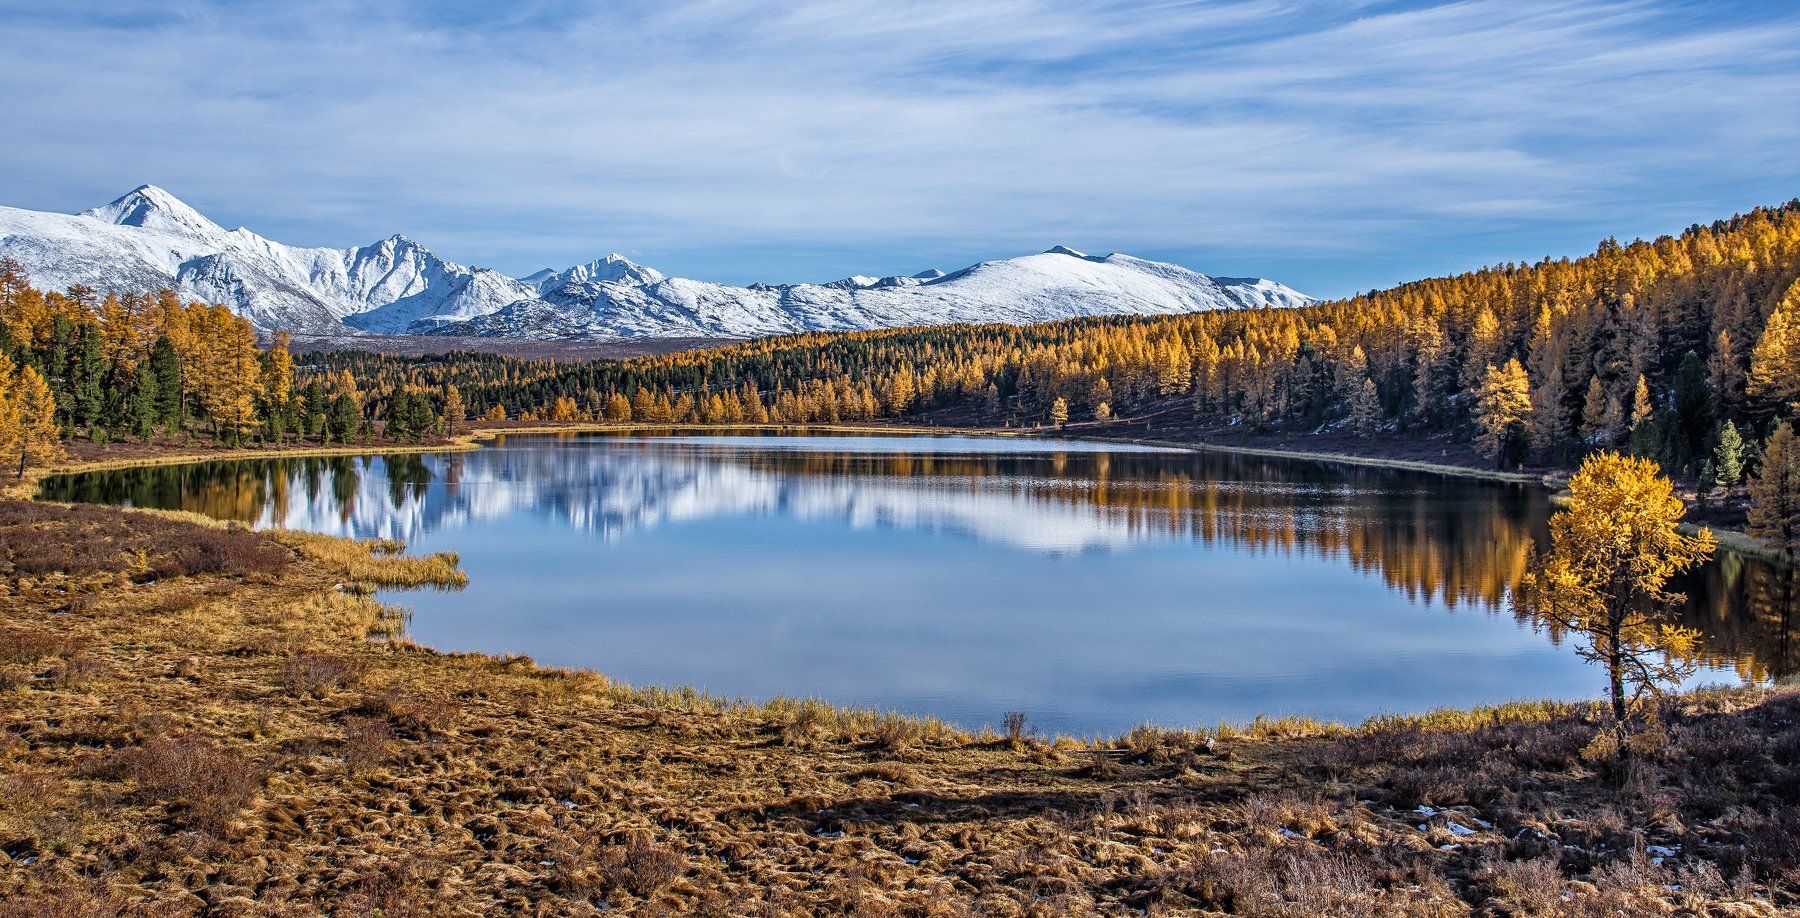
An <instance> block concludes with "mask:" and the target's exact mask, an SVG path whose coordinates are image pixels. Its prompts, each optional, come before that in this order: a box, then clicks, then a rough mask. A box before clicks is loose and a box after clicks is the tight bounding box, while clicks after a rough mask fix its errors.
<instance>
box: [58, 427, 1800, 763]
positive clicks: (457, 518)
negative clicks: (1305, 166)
mask: <svg viewBox="0 0 1800 918" xmlns="http://www.w3.org/2000/svg"><path fill="white" fill-rule="evenodd" d="M44 496H45V497H48V498H51V499H57V500H79V501H90V502H105V503H127V504H133V505H137V506H146V507H162V508H180V509H186V510H195V511H199V512H202V513H207V514H210V515H212V516H215V517H220V518H224V519H231V520H239V521H243V522H246V523H250V524H253V525H256V526H259V527H267V526H283V527H293V528H300V529H308V530H313V531H317V532H327V533H336V534H341V535H350V536H357V537H372V536H380V537H392V538H400V539H404V540H405V541H406V542H407V544H408V547H409V548H410V549H411V550H412V551H414V552H419V553H428V552H435V551H455V552H458V553H460V554H461V556H462V560H463V568H464V569H465V570H466V571H468V573H469V578H470V582H469V586H468V588H467V589H465V590H462V591H459V592H433V591H420V592H406V593H393V594H384V595H383V598H384V599H388V600H389V601H393V602H399V603H403V604H405V605H408V606H410V607H412V608H413V610H414V615H413V617H412V623H411V630H410V635H409V636H410V637H411V638H412V639H413V640H416V641H418V642H419V643H422V644H426V645H429V646H432V647H436V648H438V649H441V650H446V651H483V652H488V653H518V654H525V655H528V656H530V657H532V658H533V659H535V660H537V661H539V662H540V663H544V664H549V665H556V666H570V667H583V668H588V669H593V670H596V671H599V672H603V673H606V674H607V675H609V676H612V677H614V678H617V679H620V680H623V681H627V682H631V683H634V684H660V685H665V686H680V685H692V686H695V687H698V688H702V689H705V690H708V691H711V692H714V693H717V694H722V695H727V696H733V697H745V698H751V699H767V698H770V697H774V696H778V695H799V696H817V697H822V698H825V699H828V700H830V701H833V702H838V703H843V704H853V705H860V706H866V707H875V708H882V709H892V710H898V711H902V712H906V713H912V714H929V715H934V716H937V717H941V718H944V719H946V720H949V721H952V722H954V723H957V724H960V725H963V726H968V727H978V726H981V725H986V724H998V723H999V722H1000V720H1001V718H1002V717H1003V715H1004V714H1005V713H1006V712H1008V711H1022V712H1025V713H1026V714H1027V715H1028V716H1029V718H1030V721H1029V723H1030V725H1031V726H1033V727H1035V728H1038V729H1041V730H1044V731H1045V732H1049V733H1069V734H1076V735H1091V734H1095V733H1101V734H1114V733H1119V732H1123V731H1125V730H1129V729H1130V728H1131V727H1132V726H1134V725H1136V724H1139V723H1146V722H1148V723H1155V724H1159V725H1164V726H1193V725H1211V724H1215V723H1217V722H1219V721H1221V720H1247V719H1249V718H1251V717H1253V716H1255V715H1258V714H1267V715H1273V716H1280V715H1287V714H1299V715H1307V716H1311V717H1317V718H1321V719H1331V720H1341V721H1346V722H1354V721H1359V720H1361V719H1363V718H1366V717H1369V716H1372V715H1375V714H1381V713H1393V712H1400V713H1406V712H1421V711H1426V710H1429V709H1432V708H1438V707H1469V706H1476V705H1484V704H1493V703H1497V702H1503V701H1507V700H1513V699H1524V698H1544V697H1552V698H1569V699H1573V698H1592V697H1598V696H1599V695H1600V694H1601V693H1602V692H1603V690H1604V683H1603V680H1602V677H1601V673H1600V672H1599V671H1598V670H1597V669H1595V668H1593V667H1591V666H1588V665H1585V664H1583V663H1582V662H1581V661H1580V660H1579V659H1578V658H1577V657H1576V655H1575V654H1574V652H1573V651H1572V649H1571V648H1570V647H1569V646H1568V641H1567V640H1566V639H1560V636H1558V635H1553V634H1551V633H1549V632H1548V631H1547V630H1546V628H1545V627H1544V626H1543V625H1542V624H1540V623H1538V622H1534V621H1533V620H1531V619H1529V618H1523V617H1520V616H1518V615H1516V614H1515V613H1514V612H1513V611H1512V609H1511V608H1510V606H1509V603H1508V597H1509V593H1510V590H1511V589H1512V587H1513V586H1514V584H1516V583H1517V582H1518V579H1519V577H1520V575H1521V574H1522V573H1524V571H1525V570H1526V569H1527V566H1528V564H1529V562H1530V557H1531V551H1532V548H1533V544H1534V542H1535V541H1542V540H1544V539H1545V538H1546V537H1547V527H1546V525H1545V524H1546V520H1547V519H1548V517H1549V514H1550V513H1551V512H1552V508H1551V507H1550V506H1549V503H1548V500H1547V495H1546V493H1545V492H1544V491H1543V489H1541V488H1536V487H1529V486H1525V485H1514V484H1505V483H1497V482H1487V481H1479V480H1471V479H1465V478H1456V477H1448V476H1439V475H1431V474H1424V473H1416V472H1406V471H1398V470H1390V469H1381V468H1374V467H1366V466H1353V465H1339V464H1333V463H1324V462H1311V461H1301V460H1284V459H1270V458H1259V457H1249V456H1240V455H1234V454H1229V453H1213V452H1204V453H1196V452H1185V451H1170V450H1159V449H1152V448H1143V447H1130V446H1115V445H1110V444H1096V443H1083V442H1078V441H1061V440H1051V439H1006V438H991V437H966V436H943V437H912V436H875V435H871V436H842V435H832V436H761V435H745V436H674V435H668V436H652V435H642V434H639V435H632V436H623V435H611V434H560V435H526V436H508V437H505V438H502V439H500V440H497V441H495V442H494V443H492V444H491V445H489V446H487V447H484V448H483V449H480V450H477V451H474V452H464V453H436V454H419V455H393V456H371V457H359V458H296V459H269V460H247V461H231V462H212V463H204V464H196V465H185V466H166V467H159V468H144V469H127V470H121V471H111V472H100V473H91V474H87V475H81V476H69V477H63V478H56V479H51V480H49V481H47V482H46V483H45V486H44ZM1777 576H1778V572H1777V571H1775V570H1774V569H1773V568H1772V567H1771V566H1769V565H1767V564H1763V563H1761V562H1757V561H1754V560H1751V559H1746V558H1744V557H1741V556H1738V555H1733V554H1729V553H1726V554H1722V555H1721V556H1720V558H1719V559H1717V560H1715V561H1713V562H1711V563H1709V564H1708V565H1707V566H1706V567H1705V568H1703V569H1699V570H1696V571H1695V572H1693V573H1692V574H1690V575H1688V576H1686V577H1684V578H1683V579H1682V581H1681V583H1680V586H1681V587H1682V588H1683V589H1685V590H1686V591H1687V593H1688V602H1687V605H1686V608H1685V612H1684V614H1685V617H1686V618H1687V620H1688V622H1689V623H1690V624H1693V625H1695V626H1696V627H1699V628H1700V629H1701V630H1702V632H1703V634H1704V636H1705V645H1704V648H1703V651H1702V653H1703V654H1704V658H1703V659H1702V660H1701V661H1700V662H1701V663H1702V664H1703V668H1702V670H1701V672H1700V673H1699V674H1698V675H1697V676H1696V677H1695V679H1694V680H1693V682H1692V684H1699V683H1705V682H1716V683H1732V684H1735V683H1738V682H1741V681H1746V680H1749V681H1761V680H1765V679H1772V678H1780V677H1783V676H1785V675H1786V674H1787V673H1789V672H1791V671H1792V669H1793V661H1794V658H1795V656H1796V654H1795V653H1794V652H1793V651H1792V650H1791V648H1790V646H1789V638H1790V635H1791V633H1792V629H1791V628H1789V627H1786V621H1785V620H1786V618H1787V616H1786V615H1785V614H1783V613H1784V610H1778V609H1774V608H1772V604H1773V603H1774V600H1772V599H1771V597H1772V596H1775V595H1778V594H1779V591H1777V590H1772V589H1771V588H1770V585H1771V584H1772V583H1774V582H1775V580H1774V578H1775V577H1777Z"/></svg>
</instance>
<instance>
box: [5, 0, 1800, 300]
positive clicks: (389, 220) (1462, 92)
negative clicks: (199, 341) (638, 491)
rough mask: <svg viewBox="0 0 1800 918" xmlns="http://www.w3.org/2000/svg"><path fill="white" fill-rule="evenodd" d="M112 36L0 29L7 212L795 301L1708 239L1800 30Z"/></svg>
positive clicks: (1657, 9)
mask: <svg viewBox="0 0 1800 918" xmlns="http://www.w3.org/2000/svg"><path fill="white" fill-rule="evenodd" d="M85 6H87V7H88V8H87V9H85V10H83V11H82V12H81V13H79V14H64V15H58V14H55V13H35V12H32V11H31V10H29V9H27V8H26V7H25V6H24V5H11V4H5V3H0V24H3V25H5V26H6V28H3V29H0V59H3V60H4V63H0V94H3V95H4V97H5V98H7V99H8V100H9V108H12V109H13V111H12V112H11V113H10V115H9V121H10V123H11V125H12V126H14V127H15V128H17V129H18V131H19V134H18V136H22V137H23V138H25V139H24V142H13V143H8V144H0V200H4V201H6V202H7V203H14V204H19V205H23V206H34V207H50V208H58V209H77V208H80V207H85V206H90V205H91V204H94V203H98V199H101V198H104V197H106V196H108V195H111V194H116V193H118V192H121V191H123V190H125V188H127V187H129V186H130V185H131V184H133V183H135V182H138V181H155V182H157V183H160V184H164V185H166V186H168V187H170V188H171V189H172V190H174V191H176V192H177V193H179V194H182V195H183V196H185V197H188V198H189V199H190V200H191V201H192V202H193V203H195V204H196V205H197V206H200V207H201V208H202V209H203V210H207V211H209V212H211V213H214V214H216V215H217V216H219V217H221V218H223V219H233V218H236V219H238V220H240V221H242V222H246V223H249V224H251V225H252V227H253V228H255V229H257V230H258V231H261V232H264V233H266V234H269V235H273V236H276V237H277V238H287V239H291V240H292V241H296V242H308V243H330V244H348V243H351V242H358V241H364V240H366V239H367V238H373V237H374V236H376V235H381V234H385V233H387V232H391V231H395V230H400V231H404V232H406V233H408V234H409V235H412V236H414V237H416V238H420V239H422V240H424V241H426V242H427V243H428V244H431V245H433V246H434V247H436V248H438V249H440V250H441V251H443V252H444V254H446V255H448V256H450V257H453V258H457V259H460V260H465V261H474V262H477V263H489V264H496V265H498V266H499V267H503V268H511V269H514V270H527V269H529V268H532V267H536V266H538V263H539V262H540V261H559V262H568V261H573V260H576V259H577V258H585V257H589V256H591V255H592V254H594V253H597V252H602V251H606V250H611V249H620V248H626V247H634V246H635V247H641V248H642V249H644V250H646V251H648V252H650V253H660V254H662V255H663V256H664V261H663V262H662V263H663V266H664V267H668V268H674V269H682V268H684V266H692V267H690V268H689V270H690V272H694V273H702V274H704V273H707V268H709V267H710V268H711V273H712V274H715V275H728V276H730V279H739V278H742V277H744V276H746V275H752V276H760V277H764V278H766V279H776V280H788V279H805V278H797V277H793V276H791V275H785V274H784V273H782V268H784V267H789V268H795V267H798V266H800V265H803V264H809V263H810V262H807V260H806V259H807V257H809V256H807V255H805V254H801V253H808V252H811V253H834V254H833V256H832V257H839V258H856V259H860V262H859V264H860V269H862V270H872V269H875V268H880V267H883V266H884V265H883V263H882V262H881V260H880V259H879V258H876V259H875V261H874V262H873V263H871V261H870V257H871V256H872V255H874V254H875V253H881V252H896V251H905V252H920V253H938V252H951V251H963V252H968V253H970V254H971V255H974V254H982V253H992V252H1014V251H1020V250H1028V249H1033V248H1040V247H1042V246H1044V245H1048V244H1050V243H1052V242H1062V241H1068V242H1070V243H1071V244H1075V243H1080V244H1084V245H1089V246H1093V247H1095V248H1102V249H1104V248H1109V247H1112V248H1120V249H1128V250H1131V249H1141V250H1155V251H1165V252H1167V251H1175V252H1184V253H1192V254H1194V255H1195V256H1196V258H1194V259H1190V260H1193V261H1195V263H1196V266H1198V267H1201V268H1202V269H1206V268H1207V267H1208V264H1206V263H1203V262H1201V261H1199V260H1198V259H1199V258H1200V257H1206V256H1208V255H1209V254H1217V255H1218V256H1219V257H1230V256H1234V255H1235V256H1237V257H1241V256H1242V255H1243V253H1250V252H1258V253H1271V255H1272V257H1278V256H1280V255H1283V254H1290V255H1294V256H1302V255H1309V254H1316V253H1317V252H1319V251H1321V250H1323V251H1328V252H1329V251H1334V250H1335V251H1338V252H1341V253H1343V256H1342V257H1343V258H1345V259H1351V258H1354V257H1356V256H1357V255H1358V254H1359V253H1360V254H1362V255H1365V256H1366V255H1370V254H1376V253H1379V252H1380V251H1381V250H1382V249H1383V247H1393V246H1406V245H1420V244H1432V243H1433V242H1434V241H1437V242H1438V243H1439V244H1441V241H1442V240H1445V239H1447V238H1454V237H1457V236H1458V235H1459V234H1464V235H1473V234H1480V233H1482V232H1485V231H1487V230H1488V229H1490V228H1491V227H1492V226H1493V225H1494V223H1495V221H1504V222H1506V223H1507V224H1508V225H1512V226H1516V227H1521V228H1524V229H1525V230H1530V229H1531V228H1533V227H1538V228H1542V227H1546V226H1558V225H1568V224H1571V223H1581V224H1583V225H1586V223H1587V222H1590V221H1595V220H1611V221H1616V224H1617V225H1618V229H1619V231H1621V232H1627V231H1629V230H1631V229H1632V228H1633V227H1636V226H1645V225H1649V226H1655V225H1657V221H1661V220H1666V219H1670V218H1671V217H1679V219H1680V222H1686V221H1687V220H1697V219H1707V218H1711V217H1713V216H1723V215H1724V214H1723V213H1718V212H1715V211H1712V210H1707V211H1703V212H1697V213H1685V212H1683V211H1682V210H1681V208H1682V207H1684V206H1691V205H1692V204H1693V203H1695V202H1696V201H1698V202H1701V203H1703V205H1704V206H1708V207H1718V206H1726V205H1721V204H1720V203H1719V202H1720V201H1723V200H1729V201H1731V202H1732V203H1731V204H1730V205H1728V206H1742V205H1744V204H1748V203H1755V202H1756V201H1757V200H1758V199H1757V198H1755V197H1754V195H1757V194H1764V193H1767V192H1765V189H1769V188H1779V187H1780V186H1781V185H1782V183H1783V182H1787V183H1790V184H1791V183H1792V181H1793V180H1794V179H1795V178H1796V177H1797V175H1800V170H1797V169H1796V167H1795V166H1794V165H1792V162H1793V160H1792V157H1791V154H1790V151H1791V150H1792V149H1793V147H1794V143H1795V141H1796V140H1800V119H1796V118H1794V117H1793V108H1792V99H1793V98H1796V97H1797V96H1800V67H1797V66H1796V64H1797V63H1800V52H1797V51H1796V49H1800V19H1796V18H1795V17H1793V16H1787V17H1784V18H1775V19H1772V20H1769V21H1761V22H1752V23H1746V22H1733V21H1728V20H1729V17H1717V18H1719V19H1720V20H1721V21H1718V22H1714V21H1710V20H1709V19H1708V18H1703V17H1702V13H1701V11H1694V10H1689V9H1687V8H1685V7H1666V6H1665V5H1663V4H1657V3H1648V2H1622V3H1596V4H1577V5H1570V4H1563V3H1552V2H1546V0H1524V2H1486V0H1473V2H1465V3H1453V4H1446V5H1437V6H1430V7H1426V8H1398V7H1393V6H1391V5H1389V4H1373V3H1372V4H1365V5H1362V6H1361V7H1350V6H1347V5H1342V4H1325V3H1299V2H1276V0H1246V2H1229V3H1178V2H1168V3H1161V4H1156V5H1151V6H1146V5H1142V4H1125V3H1101V4H1077V3H1069V2H1052V0H1042V2H1040V0H966V2H899V3H895V2H886V3H878V2H864V0H835V2H823V3H809V4H804V5H793V6H784V5H775V4H762V3H750V2H743V0H702V2H694V3H647V4H634V3H628V4H612V5H608V6H604V7H594V6H589V5H586V4H568V5H563V4H554V3H531V4H521V5H517V6H511V7H506V8H504V10H503V12H501V13H495V12H493V11H490V10H486V9H485V8H482V5H480V4H470V5H469V6H470V7H471V9H470V10H469V11H465V12H460V13H459V12H456V8H457V7H458V6H459V5H458V4H450V5H449V6H448V7H446V6H444V5H439V4H424V5H421V6H419V7H416V8H410V9H409V8H398V9H397V10H396V9H395V8H389V9H388V11H387V12H378V13H371V12H369V11H368V10H367V8H366V7H365V6H364V5H362V4H353V3H346V2H336V0H327V2H295V3H285V4H283V3H270V4H216V5H215V4H210V3H192V4H188V5H184V6H181V7H178V8H177V9H178V11H179V12H178V13H177V14H175V15H170V14H167V13H166V12H164V11H162V10H160V9H158V8H156V7H146V6H143V5H141V4H135V3H119V4H112V5H109V4H87V5H85ZM446 10H450V12H445V11H446ZM1726 150H1729V151H1730V155H1724V152H1723V151H1726ZM1787 194H1791V191H1789V192H1787V193H1783V194H1781V195H1780V196H1782V197H1785V196H1787ZM1527 235H1529V233H1527ZM783 251H786V252H790V253H794V254H789V255H787V256H785V257H784V256H781V255H778V254H772V253H778V252H783ZM753 252H754V253H756V258H758V259H760V261H759V262H758V263H756V264H750V263H746V261H747V260H748V259H749V258H750V256H751V253H753ZM1266 260H1267V259H1265V261H1266ZM771 265H772V266H773V267H770V266H771ZM945 266H946V267H954V266H955V265H954V264H950V265H945ZM1230 266H1231V265H1230V264H1226V265H1223V266H1220V267H1219V268H1216V269H1221V270H1222V269H1228V268H1229V267H1230ZM896 267H898V266H896ZM921 267H922V265H921ZM837 273H848V272H847V271H845V272H837ZM821 276H823V275H821ZM1360 286H1367V283H1363V284H1360Z"/></svg>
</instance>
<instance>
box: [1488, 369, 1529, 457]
mask: <svg viewBox="0 0 1800 918" xmlns="http://www.w3.org/2000/svg"><path fill="white" fill-rule="evenodd" d="M1530 418H1531V381H1530V380H1529V379H1527V378H1526V376H1525V368H1524V367H1523V366H1520V365H1519V361H1518V360H1517V359H1513V360H1508V361H1507V362H1506V365H1505V366H1500V367H1495V366H1490V367H1488V368H1487V373H1486V375H1485V376H1483V377H1482V380H1481V387H1480V388H1479V389H1477V390H1476V392H1475V419H1476V421H1477V422H1478V423H1479V424H1480V425H1481V433H1480V434H1479V435H1478V436H1476V438H1475V448H1476V449H1478V450H1480V451H1481V454H1482V455H1483V456H1487V457H1488V458H1490V459H1493V460H1494V467H1495V468H1500V467H1502V466H1504V465H1506V464H1507V463H1508V462H1509V461H1516V460H1518V459H1521V458H1523V457H1524V454H1525V445H1526V441H1527V440H1528V439H1529V437H1530V428H1529V427H1528V426H1527V424H1528V422H1529V420H1530Z"/></svg>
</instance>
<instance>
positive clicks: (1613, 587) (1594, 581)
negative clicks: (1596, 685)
mask: <svg viewBox="0 0 1800 918" xmlns="http://www.w3.org/2000/svg"><path fill="white" fill-rule="evenodd" d="M1684 509H1685V508H1684V507H1683V506H1682V503H1681V499H1680V498H1678V497H1676V496H1675V493H1674V487H1673V485H1672V484H1671V483H1670V481H1669V480H1668V479H1667V478H1664V477H1662V475H1661V474H1659V473H1658V471H1657V467H1656V464H1655V463H1654V462H1651V461H1650V460H1648V459H1639V458H1634V457H1627V456H1621V455H1619V454H1617V453H1613V452H1602V453H1596V454H1595V455H1593V456H1591V457H1589V458H1588V460H1587V461H1586V462H1584V463H1582V465H1581V468H1580V470H1579V471H1577V472H1576V473H1575V476H1574V477H1573V478H1571V479H1570V480H1569V504H1568V508H1567V509H1565V510H1563V511H1562V512H1560V513H1558V514H1556V516H1555V517H1553V518H1552V519H1551V520H1550V550H1549V551H1548V552H1546V553H1544V554H1542V555H1541V556H1540V557H1539V558H1538V560H1537V563H1536V565H1535V567H1536V570H1535V571H1534V572H1533V573H1531V574H1529V575H1527V576H1526V578H1525V581H1524V583H1523V584H1522V585H1521V587H1520V590H1519V600H1520V602H1521V603H1522V604H1523V605H1525V606H1526V607H1527V608H1528V609H1529V610H1530V611H1532V612H1535V613H1536V614H1538V615H1539V616H1541V617H1543V618H1545V619H1547V620H1548V621H1550V622H1551V623H1553V624H1555V625H1557V626H1560V627H1562V628H1564V629H1567V630H1569V631H1572V632H1574V633H1577V634H1579V635H1581V637H1582V638H1583V643H1582V645H1581V646H1579V647H1578V648H1577V652H1578V653H1580V654H1581V655H1582V656H1583V657H1584V658H1586V659H1588V660H1592V661H1594V662H1596V663H1599V664H1600V665H1602V666H1604V667H1605V668H1606V677H1607V697H1608V699H1609V700H1610V701H1611V703H1612V714H1613V745H1614V748H1615V749H1616V751H1617V754H1618V755H1619V756H1621V757H1625V756H1627V755H1628V754H1629V750H1630V744H1629V741H1630V734H1631V723H1632V719H1631V715H1632V712H1633V711H1634V710H1635V709H1636V708H1637V703H1638V701H1640V700H1641V699H1642V698H1643V696H1644V695H1645V694H1646V693H1655V692H1660V691H1661V687H1662V686H1663V685H1664V684H1668V683H1671V682H1676V681H1679V680H1680V679H1681V678H1683V677H1684V676H1685V675H1687V674H1688V673H1690V672H1691V664H1688V663H1685V662H1683V661H1684V660H1685V659H1688V658H1691V655H1692V651H1693V648H1694V642H1695V640H1696V639H1697V632H1695V631H1693V630H1692V629H1689V628H1682V627H1679V626H1676V625H1674V624H1672V623H1671V622H1670V619H1669V612H1670V610H1671V609H1672V607H1673V606H1674V604H1675V603H1676V602H1678V601H1679V600H1680V599H1681V596H1680V595H1679V594H1675V593H1670V592H1669V591H1668V590H1667V589H1666V587H1667V585H1668V582H1669V578H1670V577H1673V576H1674V575H1675V574H1677V573H1679V572H1681V571H1682V570H1684V569H1686V568H1687V567H1689V566H1690V565H1693V564H1695V563H1697V562H1699V561H1702V560H1705V559H1706V558H1707V557H1708V556H1710V555H1711V554H1712V551H1713V537H1712V533H1711V532H1710V531H1708V530H1701V531H1700V533H1699V534H1698V535H1695V536H1685V535H1682V534H1681V533H1680V531H1679V530H1678V529H1677V525H1678V524H1679V522H1680V520H1681V516H1682V513H1683V512H1684ZM1628 687H1629V691H1627V689H1628Z"/></svg>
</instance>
